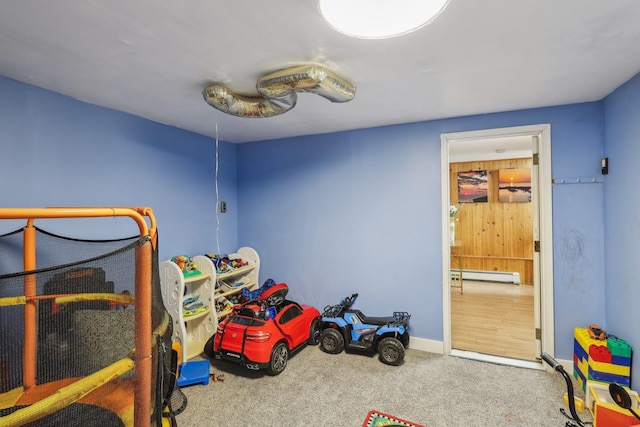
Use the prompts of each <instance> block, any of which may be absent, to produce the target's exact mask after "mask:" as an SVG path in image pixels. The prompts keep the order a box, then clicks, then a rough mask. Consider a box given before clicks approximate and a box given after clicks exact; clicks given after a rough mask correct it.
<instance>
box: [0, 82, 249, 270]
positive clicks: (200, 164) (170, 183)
mask: <svg viewBox="0 0 640 427" xmlns="http://www.w3.org/2000/svg"><path fill="white" fill-rule="evenodd" d="M0 147H1V154H0V177H1V179H0V195H1V198H0V203H1V205H2V206H3V207H45V206H149V207H151V208H152V209H153V211H154V213H155V216H156V218H157V222H158V230H159V237H160V258H161V259H167V258H170V257H172V256H174V255H180V254H192V253H195V254H197V253H205V252H212V251H214V249H215V246H214V244H215V241H216V220H215V219H216V218H215V203H216V201H215V143H214V141H212V140H211V139H210V138H206V137H204V136H201V135H196V134H194V133H190V132H186V131H183V130H179V129H176V128H174V127H171V126H166V125H162V124H159V123H155V122H151V121H149V120H145V119H142V118H139V117H136V116H132V115H129V114H124V113H120V112H116V111H113V110H109V109H106V108H101V107H97V106H94V105H90V104H87V103H84V102H81V101H77V100H74V99H71V98H68V97H65V96H61V95H59V94H56V93H52V92H49V91H46V90H42V89H39V88H36V87H33V86H29V85H25V84H22V83H18V82H16V81H14V80H10V79H6V78H0ZM235 151H236V150H235V146H233V145H232V144H229V143H221V144H220V156H221V157H222V158H223V159H224V160H223V161H221V162H220V171H219V178H220V179H219V182H220V185H219V188H220V194H221V197H222V198H223V200H226V201H227V202H228V205H229V211H228V213H227V214H224V215H221V216H220V220H221V227H220V230H221V231H220V242H221V245H224V247H226V248H235V247H236V246H237V215H236V213H237V202H236V193H237V191H236V178H235V177H236V158H235ZM36 225H39V226H41V227H42V228H44V229H46V230H48V231H53V232H59V233H61V234H63V235H69V236H73V237H86V238H110V237H111V238H119V237H127V236H131V235H135V234H137V228H136V227H135V226H134V225H133V222H132V221H130V220H124V219H123V220H122V221H118V220H115V219H106V220H100V221H97V220H80V221H73V222H70V223H66V222H59V221H51V222H47V221H39V222H36ZM22 226H24V222H20V223H17V222H15V221H9V222H7V223H4V222H0V233H4V232H7V231H9V230H15V229H17V228H19V227H22ZM16 269H17V270H19V269H20V265H18V266H17V267H16Z"/></svg>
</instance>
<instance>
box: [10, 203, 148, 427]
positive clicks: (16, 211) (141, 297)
mask: <svg viewBox="0 0 640 427" xmlns="http://www.w3.org/2000/svg"><path fill="white" fill-rule="evenodd" d="M101 217H129V218H131V219H132V220H133V221H135V222H136V224H137V225H138V229H139V230H140V237H145V236H149V237H150V239H151V241H150V244H147V245H142V246H140V247H139V248H138V249H137V250H136V265H151V259H152V248H154V247H157V238H158V236H157V229H156V221H155V217H154V216H153V211H152V210H151V208H147V207H52V208H0V219H25V220H27V226H26V227H25V228H24V247H23V251H24V260H23V264H24V266H23V268H24V271H30V270H34V269H36V268H37V265H36V241H35V236H36V233H35V231H36V230H35V227H34V221H35V220H36V219H55V218H67V219H68V218H101ZM147 221H148V222H147ZM150 245H151V246H150ZM135 281H136V283H135V297H136V310H135V324H136V334H135V346H136V361H135V378H134V381H135V384H136V389H137V390H148V391H149V393H150V392H151V373H152V363H151V362H152V354H151V352H152V340H151V333H152V330H151V281H152V277H151V270H150V269H141V268H136V273H135ZM24 296H25V297H26V304H25V307H24V325H25V331H24V362H23V370H24V371H23V382H24V384H23V386H24V387H25V389H27V388H29V387H33V386H35V385H36V346H37V342H36V341H37V310H36V308H37V307H36V301H37V296H36V281H35V276H34V275H26V276H25V283H24ZM150 414H151V396H150V394H148V395H147V394H143V393H135V396H134V424H135V426H147V425H149V416H150Z"/></svg>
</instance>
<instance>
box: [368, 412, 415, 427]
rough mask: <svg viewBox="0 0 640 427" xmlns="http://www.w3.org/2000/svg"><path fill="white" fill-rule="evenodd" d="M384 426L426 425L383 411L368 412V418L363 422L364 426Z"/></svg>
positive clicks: (406, 426)
mask: <svg viewBox="0 0 640 427" xmlns="http://www.w3.org/2000/svg"><path fill="white" fill-rule="evenodd" d="M383 426H390V427H391V426H402V427H425V426H423V425H420V424H416V423H412V422H411V421H407V420H403V419H400V418H396V417H393V416H391V415H387V414H383V413H382V412H378V411H369V413H368V414H367V418H365V420H364V423H363V424H362V427H383Z"/></svg>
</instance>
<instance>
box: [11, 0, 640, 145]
mask: <svg viewBox="0 0 640 427" xmlns="http://www.w3.org/2000/svg"><path fill="white" fill-rule="evenodd" d="M306 63H316V64H321V65H323V66H325V67H328V68H330V69H331V70H333V71H334V72H335V73H337V74H338V75H339V76H341V77H342V78H343V79H345V80H348V81H350V82H351V83H353V84H354V85H355V86H356V94H355V98H354V99H353V100H352V101H350V102H346V103H332V102H330V101H328V100H327V99H324V98H322V97H320V96H318V95H315V94H312V93H302V94H300V96H299V98H298V103H297V105H296V107H295V108H293V109H292V110H291V111H289V112H287V113H285V114H282V115H280V116H276V117H271V118H240V117H234V116H230V115H227V114H224V113H222V112H220V111H218V110H215V109H214V108H212V107H211V106H209V105H208V104H207V103H206V102H205V101H204V99H203V97H202V90H203V89H204V87H205V86H207V85H209V84H212V83H223V84H225V85H227V86H228V87H229V88H230V89H231V90H232V91H234V92H236V93H239V94H243V95H248V96H257V95H258V94H257V91H256V89H255V86H256V82H257V80H258V79H259V78H260V77H262V76H263V75H265V74H267V73H271V72H273V71H277V70H280V69H284V68H289V67H292V66H294V65H301V64H306ZM639 71H640V1H639V0H610V1H602V0H520V1H513V0H482V1H478V0H451V2H450V4H449V7H448V8H447V9H446V10H445V11H444V12H443V14H442V15H441V16H440V17H439V18H438V19H437V20H436V21H435V22H433V23H432V24H430V25H428V26H426V27H424V28H422V29H420V30H419V31H417V32H414V33H411V34H409V35H405V36H403V37H399V38H393V39H384V40H363V39H353V38H349V37H347V36H344V35H342V34H340V33H337V32H335V31H334V30H332V29H331V28H330V27H329V26H328V25H327V24H326V23H325V22H324V21H323V19H322V17H321V16H320V14H319V12H318V7H317V1H316V0H277V1H259V0H233V1H222V0H184V1H175V0H171V1H170V0H135V1H131V0H55V1H51V0H13V1H11V0H5V1H1V2H0V75H3V76H6V77H9V78H12V79H15V80H18V81H21V82H25V83H29V84H32V85H35V86H39V87H43V88H46V89H49V90H52V91H55V92H59V93H62V94H64V95H68V96H71V97H74V98H77V99H81V100H84V101H86V102H89V103H92V104H97V105H101V106H105V107H108V108H113V109H115V110H121V111H124V112H127V113H131V114H135V115H138V116H142V117H145V118H148V119H151V120H154V121H158V122H162V123H166V124H169V125H173V126H176V127H179V128H183V129H187V130H190V131H193V132H197V133H201V134H204V135H209V136H216V125H217V128H218V137H219V138H220V139H221V140H226V141H230V142H237V143H239V142H247V141H256V140H266V139H274V138H282V137H290V136H297V135H308V134H320V133H327V132H334V131H343V130H351V129H359V128H368V127H375V126H383V125H393V124H400V123H409V122H417V121H424V120H434V119H442V118H449V117H459V116H465V115H476V114H483V113H491V112H501V111H509V110H517V109H525V108H535V107H545V106H553V105H562V104H570V103H579V102H589V101H596V100H600V99H602V98H603V97H605V96H606V95H608V94H609V93H610V92H611V91H612V90H614V89H615V88H616V87H618V86H619V85H620V84H621V83H624V82H625V81H626V80H628V79H629V78H630V77H632V76H633V75H635V74H636V73H638V72H639Z"/></svg>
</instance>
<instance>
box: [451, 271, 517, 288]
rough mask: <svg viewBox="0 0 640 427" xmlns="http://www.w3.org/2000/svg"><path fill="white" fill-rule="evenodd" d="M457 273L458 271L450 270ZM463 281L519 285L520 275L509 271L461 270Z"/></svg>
mask: <svg viewBox="0 0 640 427" xmlns="http://www.w3.org/2000/svg"><path fill="white" fill-rule="evenodd" d="M451 272H452V273H453V272H455V273H457V272H458V270H453V269H452V270H451ZM462 278H463V279H464V280H478V281H482V282H503V283H513V284H514V285H519V284H520V273H518V272H515V271H514V272H511V271H483V270H462Z"/></svg>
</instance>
